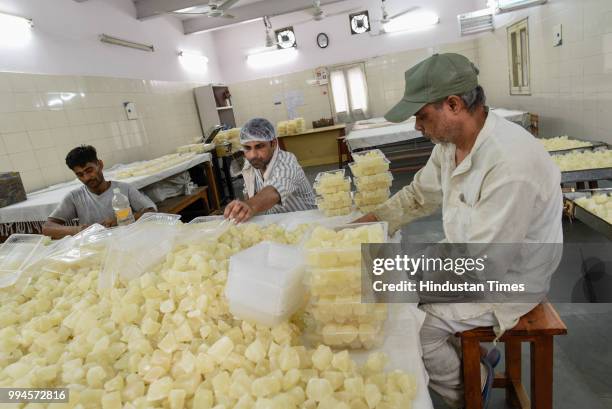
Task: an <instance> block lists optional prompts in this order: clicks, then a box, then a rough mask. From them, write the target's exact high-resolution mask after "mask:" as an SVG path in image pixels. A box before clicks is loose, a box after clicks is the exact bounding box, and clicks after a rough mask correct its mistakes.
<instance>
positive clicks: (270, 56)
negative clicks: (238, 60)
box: [247, 47, 298, 68]
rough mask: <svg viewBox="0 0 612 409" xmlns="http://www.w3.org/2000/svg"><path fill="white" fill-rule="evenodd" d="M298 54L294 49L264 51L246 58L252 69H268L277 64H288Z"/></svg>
mask: <svg viewBox="0 0 612 409" xmlns="http://www.w3.org/2000/svg"><path fill="white" fill-rule="evenodd" d="M297 55H298V52H297V50H296V49H295V48H294V47H291V48H282V49H275V50H272V51H264V52H260V53H255V54H249V55H248V56H247V63H248V64H249V65H250V66H251V67H253V68H263V67H270V66H273V65H278V64H286V63H289V62H291V61H293V60H295V58H296V57H297Z"/></svg>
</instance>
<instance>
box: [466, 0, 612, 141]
mask: <svg viewBox="0 0 612 409" xmlns="http://www.w3.org/2000/svg"><path fill="white" fill-rule="evenodd" d="M526 16H528V17H529V46H530V54H531V75H532V84H531V87H532V89H531V91H532V95H531V96H510V95H509V91H508V54H507V48H506V47H507V39H506V27H500V28H498V29H497V30H496V31H495V32H494V33H491V34H487V35H485V36H483V37H481V38H479V40H478V56H479V66H480V69H481V75H480V80H481V83H482V84H483V86H484V88H485V90H486V93H487V96H488V101H489V103H490V104H491V105H497V106H503V107H506V108H518V109H523V110H526V111H530V112H533V113H539V114H540V134H541V135H543V136H556V135H565V134H569V135H571V136H575V137H579V138H585V139H591V140H599V141H605V142H608V143H612V110H611V108H610V107H611V106H612V1H610V0H580V1H577V0H555V1H554V2H553V1H551V2H548V3H547V4H545V5H542V6H540V7H535V8H532V9H528V10H527V11H524V12H523V13H513V15H512V16H511V19H509V21H507V23H508V24H510V23H513V22H515V21H518V20H520V19H522V18H524V17H526ZM556 24H562V25H563V45H562V46H560V47H553V44H552V38H553V37H552V27H553V26H554V25H556Z"/></svg>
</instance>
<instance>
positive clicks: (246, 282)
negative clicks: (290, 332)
mask: <svg viewBox="0 0 612 409" xmlns="http://www.w3.org/2000/svg"><path fill="white" fill-rule="evenodd" d="M303 282H304V261H303V255H302V252H301V250H300V249H299V248H297V247H295V246H288V245H284V244H279V243H274V242H270V241H264V242H261V243H259V244H257V245H255V246H253V247H251V248H249V249H247V250H244V251H241V252H240V253H237V254H235V255H233V256H232V257H231V258H230V264H229V273H228V278H227V284H226V286H225V296H226V297H227V300H228V303H229V307H230V312H231V313H232V314H234V315H235V316H236V317H238V318H240V319H244V320H248V321H253V322H255V323H257V324H262V325H267V326H275V325H278V324H280V323H282V322H283V321H286V320H287V319H289V317H290V316H291V315H293V313H295V312H296V311H297V309H298V308H299V307H301V306H302V304H303V300H304V295H305V286H304V283H303Z"/></svg>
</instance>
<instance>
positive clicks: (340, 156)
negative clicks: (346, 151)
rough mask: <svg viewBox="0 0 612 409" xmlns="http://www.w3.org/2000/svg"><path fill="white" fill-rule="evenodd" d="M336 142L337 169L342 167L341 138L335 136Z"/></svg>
mask: <svg viewBox="0 0 612 409" xmlns="http://www.w3.org/2000/svg"><path fill="white" fill-rule="evenodd" d="M336 141H337V142H338V169H342V138H336Z"/></svg>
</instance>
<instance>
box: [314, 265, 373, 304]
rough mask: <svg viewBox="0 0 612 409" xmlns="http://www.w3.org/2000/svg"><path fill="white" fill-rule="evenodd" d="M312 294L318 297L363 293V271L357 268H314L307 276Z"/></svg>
mask: <svg viewBox="0 0 612 409" xmlns="http://www.w3.org/2000/svg"><path fill="white" fill-rule="evenodd" d="M305 282H306V285H308V286H309V287H310V294H311V295H313V296H317V297H324V296H335V295H339V294H343V295H351V294H359V293H360V292H361V269H360V268H359V267H356V266H349V267H345V268H314V269H311V270H309V271H308V273H307V275H306V281H305Z"/></svg>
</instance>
